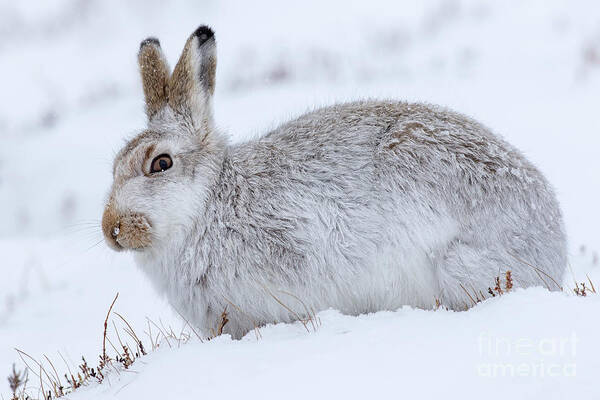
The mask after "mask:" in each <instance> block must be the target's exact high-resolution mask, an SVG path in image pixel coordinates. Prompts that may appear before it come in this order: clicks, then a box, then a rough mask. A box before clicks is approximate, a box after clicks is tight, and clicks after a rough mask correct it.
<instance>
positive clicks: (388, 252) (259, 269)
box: [103, 26, 566, 338]
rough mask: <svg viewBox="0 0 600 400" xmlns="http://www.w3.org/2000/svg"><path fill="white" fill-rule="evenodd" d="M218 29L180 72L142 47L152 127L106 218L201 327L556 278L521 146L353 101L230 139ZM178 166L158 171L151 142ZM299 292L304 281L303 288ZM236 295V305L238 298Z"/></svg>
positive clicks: (416, 111) (551, 246)
mask: <svg viewBox="0 0 600 400" xmlns="http://www.w3.org/2000/svg"><path fill="white" fill-rule="evenodd" d="M215 52H216V44H215V39H214V35H213V32H212V31H211V30H210V29H209V28H207V27H204V26H203V27H200V28H199V29H198V30H197V31H196V32H194V34H192V35H191V37H190V38H189V39H188V42H187V44H186V47H185V48H184V52H183V55H182V56H181V59H180V61H179V63H178V65H177V66H176V67H175V69H174V71H173V74H172V75H171V74H170V73H169V68H168V66H167V65H166V62H165V61H164V56H163V55H162V52H161V50H160V45H159V43H158V41H157V40H156V39H148V40H146V41H144V42H143V43H142V46H141V49H140V67H141V71H142V79H143V83H144V92H145V95H146V110H147V113H148V118H149V121H148V127H147V129H146V130H145V131H143V132H142V133H140V134H139V135H138V136H137V137H135V138H134V139H132V140H131V141H130V142H129V143H128V144H127V145H126V146H125V148H124V149H123V150H121V152H120V153H119V154H118V155H117V157H116V160H115V166H114V183H113V186H112V189H111V193H110V196H109V200H108V203H107V206H106V210H105V213H104V217H103V229H104V232H105V236H106V240H107V242H108V243H109V245H111V246H112V247H113V248H115V249H118V250H122V249H132V250H135V252H134V253H135V256H136V261H137V263H138V264H139V266H140V267H141V268H142V269H143V270H144V271H145V272H146V273H147V274H148V276H149V277H150V279H151V280H152V282H153V283H154V285H155V286H156V287H157V288H158V291H159V292H161V293H165V294H166V296H167V298H168V299H169V301H170V302H171V304H172V305H173V306H174V307H175V308H176V309H177V311H178V312H180V313H181V314H182V315H183V316H185V317H186V318H187V319H188V320H189V321H190V322H191V323H193V324H195V325H196V326H198V327H199V328H201V329H203V330H204V332H206V333H208V332H210V330H211V328H214V327H215V326H216V324H217V321H218V320H219V315H220V314H221V312H222V311H223V310H224V309H225V308H226V307H227V310H228V313H229V319H230V322H229V323H228V324H227V325H226V326H225V332H227V333H230V334H231V335H232V336H234V337H236V338H239V337H241V336H243V335H244V334H245V333H246V332H248V331H249V330H251V329H252V328H253V327H254V326H255V325H257V326H260V325H263V324H267V323H275V322H287V321H293V320H294V319H296V318H297V316H295V315H293V314H292V313H290V312H289V311H288V310H287V309H286V308H284V307H282V306H281V305H280V304H279V303H278V302H277V301H275V300H274V299H273V297H272V296H271V294H273V295H275V296H276V297H277V298H279V299H280V300H281V301H283V302H284V303H285V304H286V305H288V306H289V307H290V308H292V309H294V310H296V311H298V313H299V314H302V313H301V311H303V310H304V307H303V306H302V305H301V304H300V303H299V301H298V300H297V299H296V298H294V297H293V296H297V298H298V299H301V300H302V301H303V302H305V303H306V304H307V305H308V306H309V307H312V308H314V310H316V311H319V310H323V309H327V308H334V309H338V310H340V311H341V312H343V313H347V314H353V315H355V314H360V313H368V312H374V311H378V310H394V309H397V308H399V307H401V306H403V305H411V306H415V307H422V308H431V307H432V306H433V304H434V303H435V299H439V300H440V301H441V302H442V303H443V304H444V305H446V306H448V307H450V308H452V309H457V310H459V309H464V308H465V306H468V305H469V303H470V302H471V300H470V299H469V298H468V296H467V295H466V293H465V291H464V290H463V288H462V287H461V286H463V287H464V288H467V289H468V290H470V291H473V290H476V291H479V290H481V291H483V292H485V291H486V290H487V288H488V287H489V286H493V282H494V278H495V277H496V276H498V275H499V274H503V273H504V272H505V271H507V270H511V271H512V276H513V279H514V284H515V286H520V287H527V286H534V285H536V286H543V285H547V286H549V287H550V288H551V289H557V285H555V284H554V283H553V282H552V281H551V279H549V278H548V276H551V277H553V278H554V279H555V280H556V281H558V282H560V279H561V278H562V275H563V272H564V269H565V266H566V239H565V234H564V229H563V222H562V217H561V212H560V209H559V206H558V204H557V201H556V198H555V195H554V193H553V191H552V189H551V187H550V185H549V184H548V182H547V181H546V179H545V178H544V177H543V176H542V174H541V173H540V172H539V171H538V170H537V169H536V168H535V167H534V166H533V165H532V164H531V163H530V162H529V161H527V160H526V159H525V158H524V157H523V156H522V155H521V153H520V152H519V151H517V150H516V149H515V148H514V147H512V146H511V145H510V144H508V143H506V142H505V141H504V140H502V139H501V138H500V137H498V136H496V135H494V134H492V133H491V132H490V131H489V130H488V129H487V128H486V127H484V126H483V125H481V124H479V123H477V122H475V121H473V120H472V119H470V118H468V117H465V116H463V115H460V114H457V113H455V112H452V111H449V110H447V109H444V108H440V107H436V106H431V105H425V104H410V103H405V102H398V101H359V102H353V103H348V104H341V105H335V106H331V107H326V108H322V109H318V110H315V111H312V112H309V113H307V114H305V115H303V116H301V117H299V118H298V119H296V120H293V121H291V122H287V123H285V124H283V125H281V126H280V127H278V128H277V129H275V130H273V131H271V132H269V133H267V134H266V135H264V136H262V137H260V138H258V139H256V140H251V141H248V142H245V143H241V144H235V145H231V144H229V143H228V142H227V139H226V136H225V135H224V134H223V133H221V132H219V130H218V129H216V128H215V126H214V123H213V119H212V114H211V106H210V104H211V96H212V93H213V91H214V69H215V67H216V54H215ZM161 154H167V155H169V156H170V157H171V158H172V167H170V168H169V169H166V170H164V171H159V172H154V173H150V172H149V168H150V163H151V161H152V160H153V159H155V157H156V156H158V155H161ZM290 294H292V295H293V296H291V295H290ZM231 303H233V304H235V306H236V307H234V306H232V305H231Z"/></svg>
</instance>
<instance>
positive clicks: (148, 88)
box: [138, 39, 169, 119]
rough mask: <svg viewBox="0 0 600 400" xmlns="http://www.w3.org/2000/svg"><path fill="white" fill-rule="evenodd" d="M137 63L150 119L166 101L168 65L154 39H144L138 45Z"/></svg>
mask: <svg viewBox="0 0 600 400" xmlns="http://www.w3.org/2000/svg"><path fill="white" fill-rule="evenodd" d="M138 63H139V66H140V73H141V75H142V86H143V87H144V96H145V98H146V114H147V115H148V119H151V118H152V117H153V116H154V115H155V114H156V113H157V112H158V111H159V110H160V109H161V108H162V107H163V106H164V105H166V104H167V102H168V93H169V67H168V65H167V62H166V59H165V57H164V55H163V53H162V50H161V48H160V44H159V43H158V40H156V39H146V40H145V41H143V42H142V44H141V46H140V52H139V54H138Z"/></svg>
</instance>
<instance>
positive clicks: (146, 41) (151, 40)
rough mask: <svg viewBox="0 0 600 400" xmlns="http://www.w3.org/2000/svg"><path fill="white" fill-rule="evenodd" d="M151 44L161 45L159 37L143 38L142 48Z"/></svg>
mask: <svg viewBox="0 0 600 400" xmlns="http://www.w3.org/2000/svg"><path fill="white" fill-rule="evenodd" d="M149 44H153V45H155V46H158V47H160V42H159V41H158V39H157V38H155V37H149V38H147V39H144V40H142V43H140V50H141V49H143V48H144V47H145V46H148V45H149Z"/></svg>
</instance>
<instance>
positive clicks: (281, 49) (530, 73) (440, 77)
mask: <svg viewBox="0 0 600 400" xmlns="http://www.w3.org/2000/svg"><path fill="white" fill-rule="evenodd" d="M201 23H207V24H210V25H211V26H212V27H213V28H214V29H215V32H216V36H217V41H218V54H219V61H218V62H219V65H218V69H217V91H216V95H215V113H216V121H217V123H218V125H219V126H220V127H221V128H223V129H225V130H226V131H228V132H230V133H231V135H232V140H233V141H241V140H245V139H248V138H252V137H254V136H256V135H258V134H260V133H261V132H264V131H265V130H267V129H269V128H272V127H274V126H275V125H276V124H278V123H280V122H282V121H285V120H286V119H288V118H290V117H293V116H295V115H298V114H300V113H302V112H304V111H306V110H308V109H312V108H315V107H318V106H322V105H327V104H331V103H334V102H337V101H346V100H352V99H357V98H366V97H378V98H395V99H406V100H415V101H427V102H431V103H438V104H443V105H446V106H449V107H451V108H453V109H455V110H458V111H460V112H463V113H465V114H468V115H470V116H472V117H475V118H476V119H478V120H480V121H482V122H483V123H485V124H486V125H488V126H489V127H491V128H492V129H493V130H494V131H496V132H498V133H500V134H502V135H503V136H505V137H506V138H507V140H509V141H510V142H512V143H514V144H515V145H517V146H518V147H519V148H520V149H522V150H523V151H524V153H525V154H526V155H527V156H528V157H529V158H530V159H531V160H532V161H533V162H534V163H535V164H536V165H538V166H539V167H540V169H541V170H542V171H543V172H544V173H545V174H546V176H547V177H548V179H549V180H550V181H551V182H552V183H553V185H554V187H555V189H556V191H557V195H558V197H559V200H560V202H561V204H562V207H563V211H564V214H565V220H566V224H567V230H568V234H569V239H570V252H571V260H570V262H571V265H572V269H573V272H572V274H571V273H569V274H568V276H567V277H565V279H564V281H565V287H566V288H567V289H566V291H568V290H569V289H570V288H572V287H573V286H574V284H573V278H575V279H577V281H579V282H581V281H585V280H586V279H587V278H586V274H589V276H590V278H591V279H592V281H594V282H595V283H596V286H600V272H599V271H600V268H599V267H598V265H597V264H598V256H597V255H596V253H595V252H596V251H598V250H599V249H600V237H599V236H598V235H597V230H598V225H599V223H600V208H599V207H597V203H598V198H599V195H600V185H599V184H598V176H600V157H597V152H598V150H597V149H598V148H599V145H600V135H598V133H599V132H600V120H599V119H598V118H597V114H598V104H599V99H600V98H599V96H598V93H600V5H599V4H598V3H597V2H596V1H593V0H580V1H566V0H564V1H561V0H547V1H528V2H521V1H505V2H495V1H492V0H484V1H475V0H460V1H459V0H432V1H429V2H422V1H417V0H410V1H405V2H387V1H383V0H371V1H369V2H364V1H344V2H342V1H341V0H336V1H330V2H321V1H317V0H307V1H304V2H300V3H294V4H291V3H287V2H276V1H273V0H256V1H253V2H234V1H219V2H216V1H205V2H190V1H183V0H176V1H172V2H171V3H170V4H168V5H166V4H164V3H163V2H151V1H142V0H132V1H128V2H120V1H117V0H107V1H99V0H91V1H86V2H82V1H78V0H51V1H45V2H43V3H39V2H10V1H1V2H0V60H1V62H0V75H2V76H3V77H5V79H4V80H3V84H2V85H3V86H2V87H3V92H2V93H3V95H2V96H0V139H1V142H0V143H1V144H0V199H1V207H0V254H2V261H3V262H2V263H1V264H0V277H1V278H0V374H1V373H2V371H5V373H6V374H8V372H9V370H10V366H11V364H12V363H13V362H17V364H18V365H21V366H22V363H21V362H20V360H19V358H18V356H17V353H16V352H15V351H14V348H19V349H22V350H24V351H27V352H28V353H29V354H31V355H33V356H35V357H37V358H42V357H43V355H44V354H46V355H48V356H49V357H50V358H52V359H53V360H59V359H60V357H59V356H58V353H57V351H60V352H61V354H63V355H65V357H66V358H67V360H68V361H69V362H70V363H71V368H72V367H73V365H76V364H77V363H78V360H79V357H80V356H81V355H84V356H85V357H86V359H87V360H88V361H90V363H92V362H94V363H95V361H96V360H97V357H98V355H99V352H100V349H101V341H102V329H103V322H104V318H105V316H106V312H107V310H108V306H109V305H110V302H111V301H112V299H113V298H114V296H115V293H117V292H119V293H120V295H119V299H118V301H117V303H116V305H115V310H116V311H118V312H119V313H121V314H122V315H124V316H126V317H127V318H128V320H129V322H130V323H131V324H132V325H133V326H134V327H135V328H136V330H138V331H140V332H141V331H143V330H144V329H145V326H146V323H147V322H146V316H147V317H149V318H151V319H152V320H153V321H159V320H160V321H162V322H163V323H164V324H165V325H166V326H169V325H170V326H173V328H174V330H178V329H180V328H181V326H182V321H181V320H180V318H179V317H178V316H177V315H176V314H175V313H174V312H173V311H172V310H171V308H170V307H169V306H168V304H166V303H165V301H164V300H163V299H162V298H159V297H157V296H156V294H155V292H154V291H153V290H152V288H151V287H150V285H149V282H148V281H147V280H146V278H145V277H144V276H143V275H142V273H141V272H140V271H138V270H137V269H136V267H135V265H134V264H133V262H132V259H131V257H130V256H129V255H124V254H117V253H113V252H111V251H110V250H109V249H108V248H107V247H106V245H104V243H103V242H102V235H101V232H100V229H99V220H100V217H101V212H102V206H103V202H104V200H105V196H106V192H107V190H108V188H109V185H110V182H111V175H110V171H111V168H110V166H111V163H112V157H113V156H114V154H115V153H116V151H118V150H119V148H120V146H121V145H122V143H123V140H124V138H126V137H130V136H132V135H134V134H135V133H136V132H137V131H138V130H139V129H141V128H142V127H143V126H144V118H145V117H144V114H143V103H142V101H143V99H142V92H141V85H140V82H139V76H138V72H137V65H136V51H137V48H138V44H139V42H140V40H142V39H143V38H145V37H147V36H157V37H158V38H160V40H161V44H162V46H163V48H164V49H165V52H166V55H167V58H168V60H169V62H170V64H171V65H174V64H175V62H176V60H177V57H178V56H179V52H180V51H181V48H182V46H183V43H184V40H185V38H186V37H187V36H188V35H189V34H190V33H191V32H192V31H193V30H194V29H195V28H196V26H198V25H199V24H201ZM508 172H509V171H506V173H508ZM511 173H512V172H511ZM492 284H493V282H490V285H492ZM433 301H434V299H432V302H433ZM598 301H600V300H598V298H597V297H596V296H594V295H590V296H588V297H586V298H579V297H574V296H572V295H567V294H560V293H552V294H550V293H547V292H545V291H544V290H543V289H541V288H533V289H530V290H525V291H517V292H515V293H511V294H508V295H504V296H502V297H500V298H494V299H490V300H488V301H486V302H484V303H482V304H480V305H478V306H477V307H475V308H473V309H472V310H470V311H468V312H461V313H453V312H447V311H444V310H438V311H435V312H434V311H422V310H413V309H408V308H404V309H401V310H398V311H397V312H382V313H376V314H373V315H367V316H360V317H348V316H342V315H340V314H338V313H337V312H335V311H327V312H324V313H321V314H320V315H319V317H320V319H321V322H322V324H321V326H320V327H319V329H317V331H316V332H311V333H307V332H306V330H304V327H302V325H300V324H294V325H277V326H270V327H265V328H263V329H261V333H262V339H260V340H256V338H255V337H254V336H253V334H250V335H248V336H247V337H246V338H244V339H243V340H242V341H231V340H230V339H229V338H227V337H219V338H217V339H215V340H212V341H210V342H205V343H197V342H195V341H194V340H192V341H191V342H190V343H188V344H186V345H184V346H182V347H181V348H179V349H169V348H168V347H166V346H162V347H161V348H160V349H159V350H158V351H156V352H153V353H151V354H149V355H148V356H146V357H144V358H142V359H140V360H138V361H137V362H136V363H135V364H134V366H132V369H133V370H135V371H136V372H135V373H125V372H123V373H120V374H118V373H115V374H112V375H111V376H110V377H109V380H110V382H108V381H107V382H105V383H104V384H102V385H91V386H90V387H87V388H84V389H80V392H79V393H76V394H71V395H69V396H68V397H69V398H86V399H88V398H93V399H104V398H112V397H115V396H116V397H117V398H119V397H122V398H131V397H134V398H138V397H139V398H143V397H144V396H145V397H146V398H150V399H152V398H194V397H200V396H210V395H211V394H213V395H219V396H221V397H223V398H229V397H233V396H234V395H245V396H249V397H258V396H259V395H260V396H261V397H265V398H270V397H275V396H277V397H280V396H281V395H285V396H286V397H309V396H312V397H317V398H320V397H325V396H335V397H336V398H338V397H349V398H357V397H366V396H377V395H381V396H385V397H390V396H398V397H400V396H412V397H424V398H428V397H433V396H436V395H437V396H442V395H443V396H445V397H448V398H474V397H475V396H477V397H479V398H480V397H488V398H500V397H507V396H511V397H513V398H563V397H566V395H570V396H572V397H576V396H577V394H582V395H584V394H588V395H589V394H591V393H597V389H595V388H594V386H593V384H594V377H595V376H598V373H600V365H599V363H600V362H599V361H597V360H598V357H597V356H598V354H599V351H598V350H599V349H598V340H597V338H598V337H600V335H599V333H600V324H599V323H597V322H596V320H595V318H594V316H595V315H596V314H597V311H598V307H599V305H598ZM117 322H118V321H117ZM573 335H574V336H573ZM561 341H562V343H563V344H564V345H563V351H561V350H560V344H561ZM497 342H499V343H500V345H499V346H500V347H502V348H501V349H500V350H499V351H498V352H494V351H489V346H488V345H489V344H490V343H492V345H493V344H496V343H497ZM506 342H508V345H507V343H506ZM481 343H483V345H480V344H481ZM553 343H554V344H556V346H557V348H558V350H556V349H553V351H551V352H548V351H547V350H548V348H546V347H550V348H552V347H553ZM486 346H488V347H486ZM503 346H504V347H503ZM572 346H575V347H572ZM507 348H508V349H509V350H506V349H507ZM573 349H575V350H574V351H572V350H573ZM490 364H492V365H496V366H497V365H502V366H506V365H511V366H513V367H514V368H518V367H519V366H520V365H521V364H525V365H528V366H529V367H530V368H533V367H535V368H537V369H538V370H544V371H545V372H546V375H545V376H543V377H542V376H539V374H538V375H535V376H534V374H533V372H531V371H529V373H526V374H525V376H506V377H503V376H498V375H497V374H496V376H493V377H489V376H482V375H485V374H483V372H486V369H485V368H486V367H487V366H489V365H490ZM572 364H574V365H575V369H574V371H575V374H574V375H575V376H569V374H570V373H571V372H573V369H572ZM532 366H533V367H532ZM557 366H558V367H557ZM57 367H58V369H59V372H61V371H63V370H64V366H62V365H61V364H60V363H57ZM524 368H525V367H523V369H522V370H520V371H521V372H523V370H524ZM557 368H558V371H559V374H558V375H559V376H552V377H551V376H549V374H550V372H551V371H556V370H557ZM30 384H31V385H34V384H35V383H34V382H31V383H30ZM0 394H2V395H4V398H8V397H9V396H8V387H4V386H2V385H0ZM34 394H35V393H34Z"/></svg>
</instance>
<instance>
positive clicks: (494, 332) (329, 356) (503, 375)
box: [69, 288, 600, 400]
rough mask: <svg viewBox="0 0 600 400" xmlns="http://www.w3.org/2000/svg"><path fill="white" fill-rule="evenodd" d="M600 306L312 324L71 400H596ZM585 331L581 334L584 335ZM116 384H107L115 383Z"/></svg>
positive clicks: (149, 360)
mask: <svg viewBox="0 0 600 400" xmlns="http://www.w3.org/2000/svg"><path fill="white" fill-rule="evenodd" d="M598 307H600V297H599V296H594V297H593V298H581V297H574V296H572V297H567V296H566V295H565V294H562V293H549V292H548V291H546V290H544V289H541V288H532V289H528V290H518V291H516V292H514V293H511V294H508V295H504V296H502V297H499V298H494V299H490V300H488V301H486V302H484V303H482V304H480V305H478V306H477V307H475V308H473V309H471V310H470V311H468V312H458V313H457V312H449V311H445V310H438V311H435V312H433V311H422V310H415V309H411V308H409V307H405V308H403V309H401V310H398V311H396V312H379V313H376V314H372V315H364V316H359V317H348V316H343V315H341V314H339V313H338V312H336V311H326V312H322V313H320V314H319V315H318V317H319V318H320V320H321V324H322V325H321V326H320V327H319V328H318V329H317V331H316V332H311V333H307V332H306V330H305V329H304V327H303V326H302V325H301V324H300V323H296V324H294V325H286V324H279V325H275V326H268V327H265V328H263V329H261V335H262V338H261V339H259V340H257V339H256V336H255V334H254V333H253V332H251V333H249V334H248V335H247V336H246V337H245V338H244V339H242V340H241V341H232V340H230V339H229V337H225V336H220V337H218V338H216V339H214V340H212V341H210V342H205V343H198V342H197V343H190V344H187V345H184V346H182V347H181V348H179V349H162V350H159V351H157V352H155V353H153V354H151V355H149V356H147V357H145V358H143V359H142V361H141V362H139V363H137V364H134V366H132V367H131V371H130V373H121V375H120V376H118V377H117V376H115V375H116V374H114V373H113V374H112V376H111V383H110V384H108V383H105V384H102V385H97V386H94V387H92V388H86V389H83V390H81V391H80V392H79V393H76V394H75V395H70V396H69V397H70V398H72V399H90V400H91V399H108V398H122V399H130V398H143V399H164V398H172V399H194V398H224V399H233V398H262V399H276V398H287V399H306V398H324V399H326V398H339V399H343V398H363V399H364V398H405V397H406V398H426V399H435V398H450V399H453V398H463V399H475V398H489V399H501V398H502V399H532V398H540V399H542V398H543V399H564V398H567V397H568V398H577V396H582V397H587V396H589V395H591V394H592V393H597V392H598V383H597V373H598V371H599V369H598V368H600V361H598V354H600V342H599V341H598V336H599V335H600V325H599V324H597V323H595V322H593V321H592V320H593V316H594V315H595V314H596V313H597V311H598ZM583 326H585V327H583ZM113 376H114V381H113V380H112V378H113Z"/></svg>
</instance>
